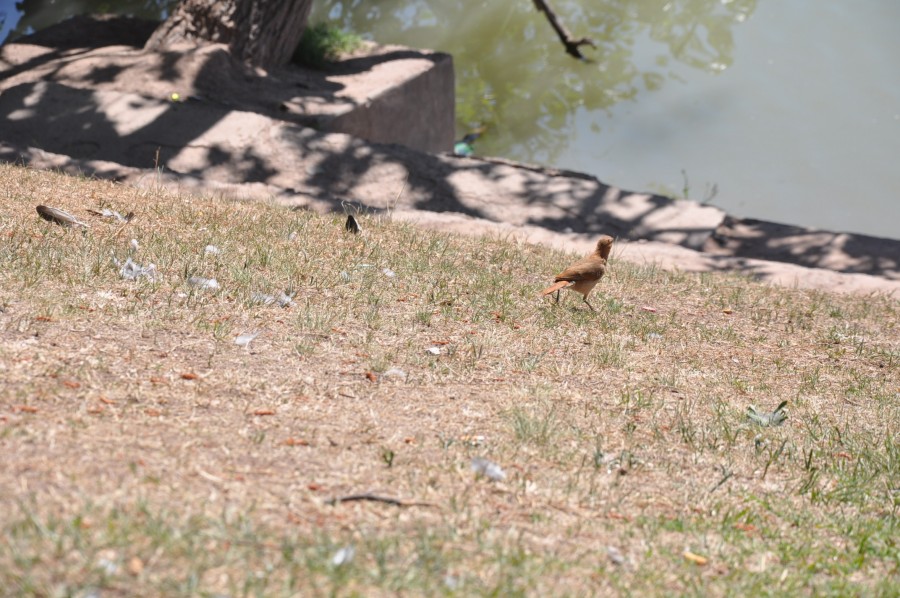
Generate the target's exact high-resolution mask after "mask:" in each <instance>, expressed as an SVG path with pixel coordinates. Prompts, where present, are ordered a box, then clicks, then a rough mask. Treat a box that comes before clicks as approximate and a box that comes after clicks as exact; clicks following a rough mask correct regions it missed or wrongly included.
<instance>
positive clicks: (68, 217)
mask: <svg viewBox="0 0 900 598" xmlns="http://www.w3.org/2000/svg"><path fill="white" fill-rule="evenodd" d="M35 210H37V213H38V216H40V217H41V218H43V219H44V220H46V221H47V222H52V223H54V224H58V225H60V226H64V227H66V228H72V227H75V228H78V227H82V228H87V227H88V225H87V224H85V223H84V222H82V221H81V220H79V219H78V218H76V217H75V216H73V215H72V214H69V213H68V212H65V211H63V210H60V209H58V208H51V207H49V206H37V207H36V208H35Z"/></svg>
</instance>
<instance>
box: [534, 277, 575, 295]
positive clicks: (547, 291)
mask: <svg viewBox="0 0 900 598" xmlns="http://www.w3.org/2000/svg"><path fill="white" fill-rule="evenodd" d="M571 284H572V282H571V281H569V280H560V281H559V282H556V283H554V284H552V285H550V286H549V287H547V288H546V289H544V290H543V291H541V297H544V296H546V295H549V294H550V293H555V292H556V291H558V290H560V289H564V288H566V287H567V286H569V285H571Z"/></svg>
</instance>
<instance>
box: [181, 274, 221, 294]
mask: <svg viewBox="0 0 900 598" xmlns="http://www.w3.org/2000/svg"><path fill="white" fill-rule="evenodd" d="M188 284H189V285H191V286H192V287H197V288H199V289H206V290H210V291H217V290H219V289H220V288H221V286H220V285H219V282H218V281H217V280H216V279H215V278H203V277H202V276H191V277H190V278H189V279H188Z"/></svg>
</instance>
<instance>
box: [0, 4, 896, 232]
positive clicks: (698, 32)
mask: <svg viewBox="0 0 900 598" xmlns="http://www.w3.org/2000/svg"><path fill="white" fill-rule="evenodd" d="M31 1H32V2H36V1H38V0H31ZM551 3H552V5H553V6H554V7H555V8H556V10H557V12H558V13H559V15H560V18H561V19H562V20H563V22H564V23H565V24H566V26H567V27H568V28H569V29H570V30H571V31H572V33H573V35H575V36H576V37H581V36H589V37H592V38H593V39H594V40H595V41H596V42H597V45H598V48H597V49H596V50H591V49H590V48H588V49H585V50H584V52H585V54H586V55H588V56H590V57H591V59H592V60H591V61H590V62H579V61H576V60H575V59H573V58H571V57H570V56H568V55H566V54H565V53H564V52H563V48H562V45H561V44H560V42H559V40H558V39H557V38H556V37H555V35H554V33H553V31H552V30H551V29H550V27H549V26H548V24H547V22H546V20H545V19H544V17H543V15H541V14H540V13H538V12H537V11H536V10H535V9H534V5H533V3H532V2H531V1H530V0H493V1H489V0H484V1H474V0H469V1H465V0H380V1H375V0H321V1H320V2H318V3H317V5H316V7H315V9H314V15H313V19H314V20H316V21H321V20H329V21H333V22H335V23H338V24H340V25H342V26H344V27H346V28H348V29H352V30H354V31H356V32H359V33H362V34H364V35H365V36H366V37H369V38H372V39H375V40H376V41H379V42H382V43H400V44H405V45H410V46H416V47H424V48H434V49H438V50H442V51H445V52H449V53H451V54H453V56H454V61H455V65H456V76H457V120H458V123H459V133H460V135H462V134H464V133H466V132H468V131H469V130H472V129H476V128H479V127H484V128H485V131H484V135H483V137H482V138H481V139H479V140H478V142H477V144H476V149H477V151H478V153H480V154H484V155H498V156H505V157H509V158H513V159H517V160H523V161H527V162H537V163H542V164H548V165H554V166H559V167H563V168H571V169H574V170H580V171H584V172H589V173H592V174H595V175H596V176H598V177H599V178H600V179H601V180H603V181H606V182H609V183H612V184H615V185H618V186H621V187H624V188H627V189H633V190H652V191H659V192H665V193H668V194H671V195H676V196H685V195H687V196H689V197H690V198H692V199H697V200H704V199H707V198H709V196H710V195H712V194H713V192H714V190H717V193H716V194H715V196H714V197H712V199H711V201H712V203H713V204H716V205H719V206H721V207H722V208H724V209H725V210H727V211H729V212H730V213H733V214H736V215H739V216H750V217H757V218H763V219H768V220H775V221H780V222H787V223H794V224H802V225H807V226H815V227H821V228H826V229H830V230H846V231H855V232H865V233H868V234H874V235H880V236H887V237H895V238H897V237H900V197H898V196H900V167H898V166H896V165H895V163H896V162H897V160H898V156H900V69H898V68H897V67H896V64H894V63H895V62H896V59H897V57H900V36H898V35H896V33H895V32H894V31H893V29H894V28H895V26H896V24H897V23H900V2H894V1H888V0H858V1H857V2H853V3H851V2H846V1H842V0H794V1H793V2H777V1H774V0H770V1H768V2H765V1H762V2H759V1H756V0H668V1H667V0H630V1H626V0H620V1H614V0H595V1H592V2H590V1H580V2H579V1H575V0H551ZM3 4H4V2H3V0H0V6H2V5H3ZM6 4H10V3H9V2H6ZM83 4H84V5H99V4H104V5H108V4H111V3H109V2H96V1H95V2H92V1H90V0H84V2H83ZM120 4H122V5H124V4H130V5H131V6H132V7H133V6H136V5H140V6H141V7H143V8H144V9H146V8H147V7H148V6H149V7H151V8H152V7H153V6H155V5H156V4H157V2H155V1H153V0H143V1H141V0H132V1H131V2H130V3H128V2H120ZM51 9H53V7H52V6H50V4H48V7H46V8H44V9H42V10H41V12H44V13H50V12H52V10H51ZM53 10H55V9H53ZM132 10H134V9H133V8H132ZM157 10H158V9H157Z"/></svg>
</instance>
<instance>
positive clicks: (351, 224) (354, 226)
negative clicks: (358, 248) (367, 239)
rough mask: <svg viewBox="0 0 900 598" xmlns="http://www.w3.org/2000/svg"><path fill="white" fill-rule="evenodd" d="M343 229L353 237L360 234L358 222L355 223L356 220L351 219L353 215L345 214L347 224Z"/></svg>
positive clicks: (360, 229)
mask: <svg viewBox="0 0 900 598" xmlns="http://www.w3.org/2000/svg"><path fill="white" fill-rule="evenodd" d="M344 229H345V230H347V231H349V232H351V233H353V234H354V235H358V234H359V233H361V232H362V228H361V227H360V226H359V222H357V221H356V218H354V217H353V214H347V222H346V223H345V224H344Z"/></svg>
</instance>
